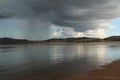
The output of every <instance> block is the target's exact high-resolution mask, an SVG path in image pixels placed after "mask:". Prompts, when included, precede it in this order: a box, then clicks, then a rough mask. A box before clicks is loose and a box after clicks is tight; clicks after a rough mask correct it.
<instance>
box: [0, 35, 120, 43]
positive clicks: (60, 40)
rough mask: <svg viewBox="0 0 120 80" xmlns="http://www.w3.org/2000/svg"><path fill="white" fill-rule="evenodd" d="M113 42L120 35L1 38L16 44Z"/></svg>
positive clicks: (0, 41) (119, 39) (119, 37)
mask: <svg viewBox="0 0 120 80" xmlns="http://www.w3.org/2000/svg"><path fill="white" fill-rule="evenodd" d="M109 41H111V42H113V41H120V36H111V37H107V38H104V39H100V38H89V37H79V38H53V39H48V40H44V41H30V40H26V39H13V38H8V37H5V38H0V45H16V44H49V43H89V42H109Z"/></svg>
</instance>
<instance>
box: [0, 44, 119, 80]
mask: <svg viewBox="0 0 120 80" xmlns="http://www.w3.org/2000/svg"><path fill="white" fill-rule="evenodd" d="M117 59H120V43H105V44H75V45H41V46H40V45H39V46H38V45H37V46H35V45H22V46H2V45H1V46H0V79H1V78H2V79H3V80H4V78H5V77H10V78H11V77H12V79H11V80H18V79H15V78H14V79H13V77H16V76H17V77H25V76H29V75H32V76H39V78H41V79H40V80H55V79H56V80H59V79H61V78H64V77H66V76H71V75H75V74H81V75H83V74H86V73H87V72H88V70H91V69H94V68H98V67H100V66H101V65H104V64H106V63H109V62H112V61H114V60H117ZM57 78H58V79H57ZM9 80H10V79H9Z"/></svg>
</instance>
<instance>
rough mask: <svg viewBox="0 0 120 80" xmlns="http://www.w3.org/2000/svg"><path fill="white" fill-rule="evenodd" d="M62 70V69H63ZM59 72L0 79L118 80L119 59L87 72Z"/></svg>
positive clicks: (119, 71)
mask: <svg viewBox="0 0 120 80" xmlns="http://www.w3.org/2000/svg"><path fill="white" fill-rule="evenodd" d="M63 72H64V71H63ZM61 74H64V73H60V74H57V73H56V74H51V75H52V76H51V75H50V76H49V75H48V76H47V77H46V76H40V74H39V73H38V74H37V73H36V74H34V75H33V74H31V75H26V76H13V77H10V76H7V77H5V76H2V77H0V80H43V78H44V80H47V79H49V80H120V60H117V61H114V62H112V63H110V64H107V65H104V66H101V67H100V68H99V69H94V70H90V71H89V72H88V74H86V75H84V76H81V75H74V74H73V75H71V76H65V75H61Z"/></svg>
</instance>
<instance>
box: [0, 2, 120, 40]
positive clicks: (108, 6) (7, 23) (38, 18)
mask: <svg viewBox="0 0 120 80" xmlns="http://www.w3.org/2000/svg"><path fill="white" fill-rule="evenodd" d="M119 3H120V0H0V37H12V38H18V39H29V40H45V39H50V38H67V37H95V38H105V37H108V36H113V35H120V31H119V30H120V14H119V13H120V5H119Z"/></svg>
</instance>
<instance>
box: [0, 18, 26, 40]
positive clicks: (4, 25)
mask: <svg viewBox="0 0 120 80" xmlns="http://www.w3.org/2000/svg"><path fill="white" fill-rule="evenodd" d="M23 27H24V26H23V24H21V21H19V20H16V19H2V20H0V37H12V38H24V35H23V33H24V28H23Z"/></svg>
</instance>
